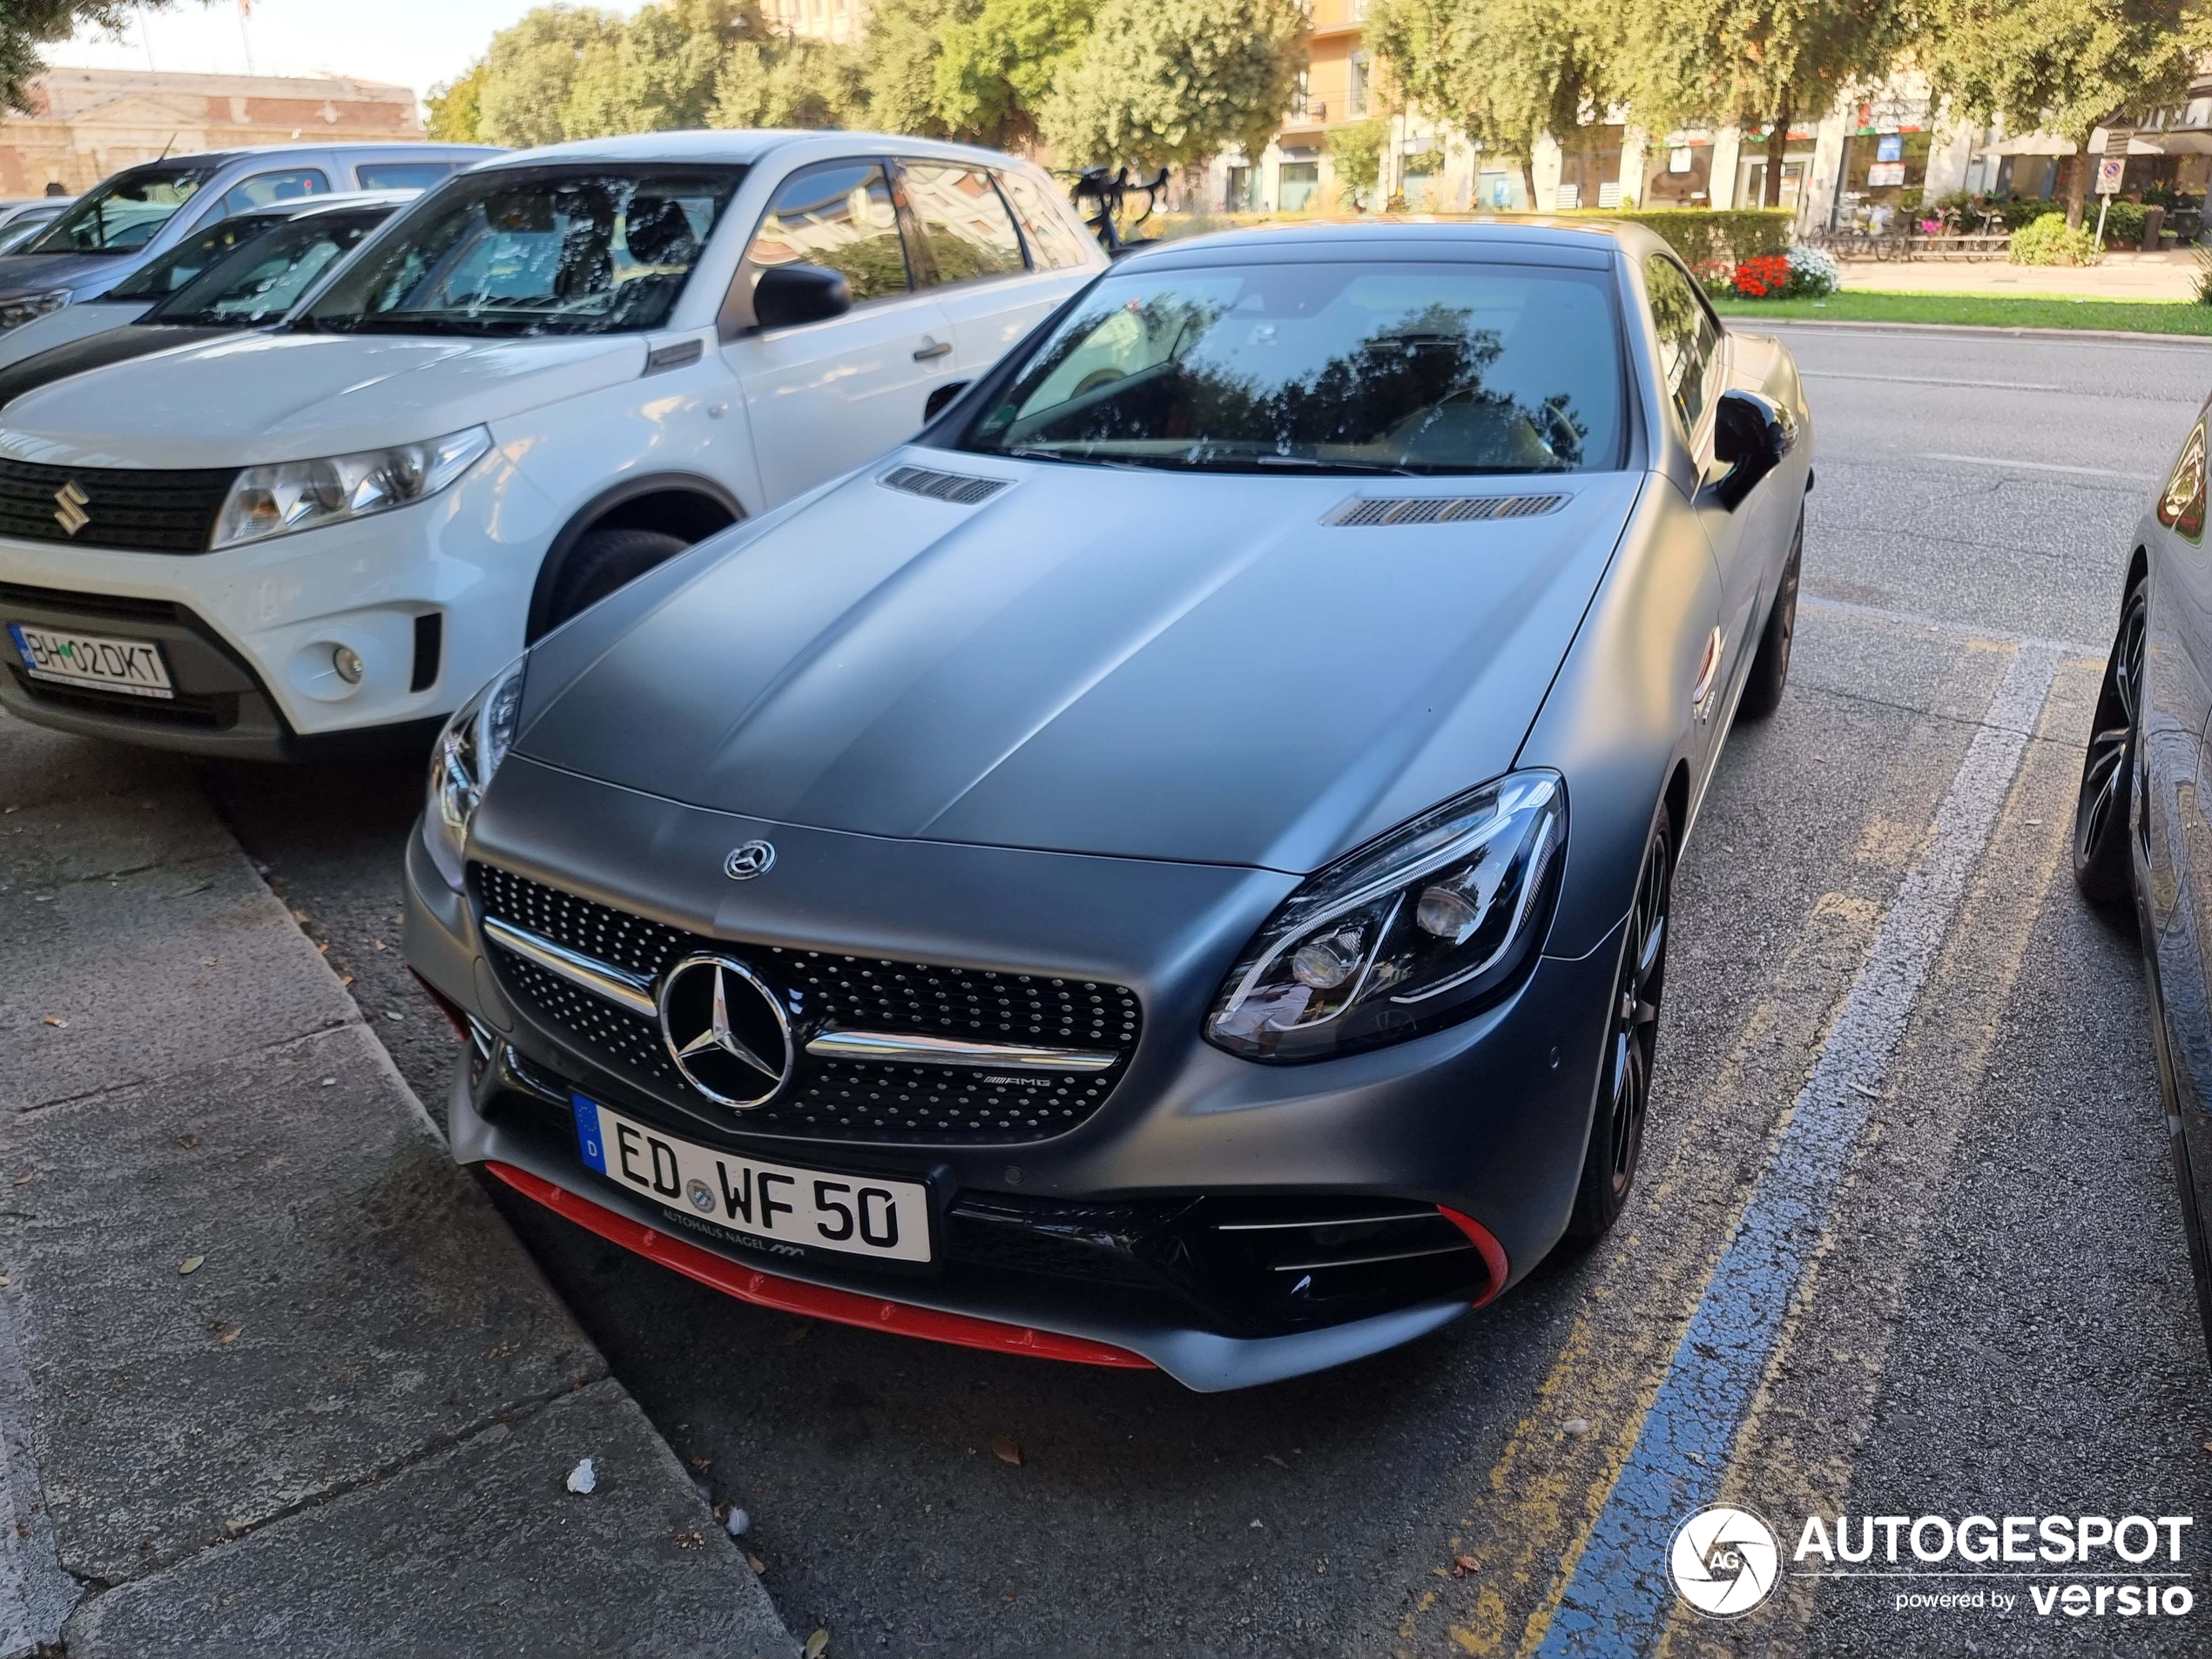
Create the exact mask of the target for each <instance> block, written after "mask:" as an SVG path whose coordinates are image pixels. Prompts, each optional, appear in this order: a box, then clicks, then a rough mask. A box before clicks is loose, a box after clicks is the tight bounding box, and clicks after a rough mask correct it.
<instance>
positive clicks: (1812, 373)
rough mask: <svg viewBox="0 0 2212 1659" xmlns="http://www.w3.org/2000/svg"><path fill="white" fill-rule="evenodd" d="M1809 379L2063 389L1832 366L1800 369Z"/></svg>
mask: <svg viewBox="0 0 2212 1659" xmlns="http://www.w3.org/2000/svg"><path fill="white" fill-rule="evenodd" d="M1797 372H1798V373H1799V374H1802V375H1804V377H1805V379H1807V380H1809V381H1881V382H1882V383H1883V384H1884V385H1885V386H1970V387H1975V388H1979V389H1982V390H1985V391H1991V392H2063V391H2065V390H2066V388H2065V387H2063V386H2054V385H2051V384H2050V383H2048V382H2047V381H1961V380H1953V379H1952V378H1951V377H1950V376H1949V375H1947V374H1844V372H1843V371H1842V370H1840V369H1834V368H1801V369H1799V370H1798V371H1797Z"/></svg>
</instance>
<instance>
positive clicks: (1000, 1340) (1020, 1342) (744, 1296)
mask: <svg viewBox="0 0 2212 1659" xmlns="http://www.w3.org/2000/svg"><path fill="white" fill-rule="evenodd" d="M484 1168H485V1169H486V1170H489V1172H490V1173H491V1174H492V1175H495V1176H496V1177H498V1178H499V1179H500V1180H502V1181H503V1182H505V1183H506V1184H508V1185H509V1186H510V1187H512V1188H514V1189H515V1190H516V1191H517V1192H519V1193H521V1194H522V1195H523V1197H526V1198H531V1199H535V1200H536V1202H537V1203H539V1204H543V1205H544V1206H545V1207H546V1208H547V1209H548V1210H550V1211H554V1212H555V1213H556V1214H557V1215H561V1216H565V1217H567V1218H568V1219H569V1220H570V1221H573V1222H575V1223H576V1224H577V1225H578V1226H580V1227H584V1228H588V1229H590V1231H593V1232H595V1233H597V1234H598V1235H599V1237H600V1238H604V1239H606V1240H608V1241H609V1242H610V1243H612V1244H620V1245H621V1246H622V1247H623V1248H624V1250H631V1251H637V1254H639V1255H640V1256H644V1257H646V1258H649V1259H651V1260H652V1261H656V1262H658V1263H659V1264H661V1265H662V1266H663V1267H669V1268H673V1269H674V1270H675V1271H678V1272H679V1273H681V1274H683V1275H684V1276H685V1278H693V1279H697V1280H698V1282H699V1283H700V1284H702V1285H707V1286H709V1287H710V1288H711V1289H713V1290H718V1291H722V1292H723V1293H724V1294H725V1295H728V1296H734V1297H736V1298H738V1300H739V1301H740V1302H750V1303H752V1304H753V1305H754V1306H756V1307H764V1308H774V1309H775V1310H776V1311H777V1312H779V1313H801V1314H805V1315H806V1316H807V1317H808V1318H816V1319H830V1320H833V1321H834V1322H835V1323H837V1324H839V1325H862V1326H865V1327H866V1328H867V1329H868V1330H871V1331H895V1332H898V1333H899V1334H900V1336H906V1337H922V1338H926V1339H928V1340H929V1341H932V1342H949V1343H952V1344H954V1345H955V1346H958V1347H962V1348H987V1349H988V1350H990V1351H991V1352H994V1353H1020V1354H1027V1355H1028V1356H1029V1357H1030V1358H1032V1359H1064V1360H1069V1361H1071V1362H1073V1363H1074V1364H1076V1365H1083V1366H1121V1367H1123V1369H1126V1370H1132V1371H1150V1370H1151V1369H1153V1366H1152V1362H1151V1361H1150V1359H1145V1358H1144V1357H1143V1355H1141V1354H1134V1353H1131V1352H1129V1350H1128V1349H1126V1348H1116V1347H1115V1346H1113V1345H1111V1344H1109V1343H1104V1342H1093V1341H1091V1340H1089V1339H1088V1338H1085V1337H1069V1336H1062V1335H1060V1334H1059V1333H1057V1332H1052V1331H1035V1330H1031V1329H1029V1328H1028V1327H1027V1326H1024V1325H1002V1324H1001V1323H1000V1322H999V1321H998V1320H996V1319H979V1318H974V1316H973V1315H970V1314H966V1313H944V1312H939V1311H938V1310H937V1309H935V1308H920V1307H914V1306H912V1305H909V1304H907V1303H905V1302H887V1301H885V1300H883V1299H882V1298H880V1297H874V1296H861V1295H859V1294H858V1293H856V1292H854V1291H838V1290H832V1289H830V1288H829V1287H828V1286H827V1285H808V1284H806V1283H805V1282H803V1281H802V1280H799V1279H790V1278H776V1277H775V1276H774V1275H772V1274H770V1273H763V1272H761V1271H759V1270H757V1269H755V1268H751V1267H745V1266H743V1265H741V1264H738V1263H736V1262H733V1261H729V1260H726V1259H725V1258H722V1257H720V1256H717V1255H715V1254H714V1253H713V1252H712V1251H706V1250H701V1249H700V1248H699V1247H698V1245H697V1244H691V1243H689V1242H687V1241H686V1240H685V1239H681V1238H671V1237H670V1236H669V1235H668V1234H666V1233H664V1232H661V1231H658V1230H656V1229H654V1228H651V1227H647V1226H644V1225H643V1224H640V1223H637V1222H635V1221H632V1220H631V1218H630V1217H628V1216H625V1215H622V1214H620V1213H619V1212H617V1211H612V1210H610V1209H608V1208H606V1206H604V1204H594V1203H592V1202H591V1200H590V1199H589V1198H583V1197H577V1195H576V1194H575V1193H573V1192H570V1190H568V1189H567V1188H565V1187H560V1186H556V1185H555V1184H553V1183H552V1182H550V1181H548V1180H545V1179H544V1178H543V1177H539V1176H535V1175H532V1174H531V1173H530V1172H529V1170H518V1169H516V1167H515V1166H514V1165H513V1164H511V1163H499V1162H498V1161H497V1160H496V1159H494V1160H489V1161H487V1162H486V1163H485V1164H484Z"/></svg>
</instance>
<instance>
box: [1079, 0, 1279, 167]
mask: <svg viewBox="0 0 2212 1659" xmlns="http://www.w3.org/2000/svg"><path fill="white" fill-rule="evenodd" d="M1305 40H1306V17H1305V10H1304V9H1303V7H1302V6H1301V5H1300V4H1299V3H1298V0H1103V3H1101V4H1100V6H1099V8H1098V10H1097V13H1096V17H1095V19H1094V23H1093V27H1092V30H1091V34H1090V37H1089V40H1087V41H1086V42H1085V43H1084V44H1083V45H1082V49H1081V51H1079V52H1078V53H1077V54H1076V56H1075V57H1074V58H1073V60H1072V61H1071V62H1069V63H1066V64H1063V65H1062V68H1061V69H1060V71H1059V72H1058V74H1057V75H1056V77H1055V81H1054V85H1053V92H1052V97H1051V98H1050V100H1049V103H1048V104H1047V105H1046V107H1045V110H1044V114H1043V119H1042V123H1041V125H1042V131H1043V134H1044V137H1045V138H1046V139H1047V140H1048V141H1049V143H1050V144H1051V145H1052V147H1053V148H1054V149H1055V150H1056V151H1057V152H1059V154H1060V157H1061V158H1062V160H1063V161H1064V162H1066V163H1067V164H1069V165H1071V166H1084V165H1105V164H1107V163H1118V162H1124V161H1126V162H1131V163H1135V164H1136V165H1141V166H1146V167H1151V166H1162V165H1164V166H1170V167H1173V166H1187V165H1191V164H1193V163H1196V162H1198V161H1202V160H1204V158H1206V157H1208V156H1211V155H1212V154H1214V153H1215V152H1217V151H1220V150H1222V149H1224V148H1226V147H1227V146H1228V145H1232V144H1235V145H1243V146H1244V154H1245V155H1246V156H1247V157H1249V158H1258V155H1259V153H1260V152H1261V151H1263V150H1264V149H1265V148H1266V147H1267V145H1268V141H1269V140H1270V139H1271V138H1273V137H1274V136H1275V130H1276V128H1277V127H1278V125H1280V123H1281V121H1282V118H1283V116H1284V114H1285V111H1288V110H1289V108H1290V107H1291V98H1292V97H1293V95H1294V94H1295V92H1296V91H1297V85H1298V71H1300V70H1301V69H1303V68H1305V59H1306V52H1305Z"/></svg>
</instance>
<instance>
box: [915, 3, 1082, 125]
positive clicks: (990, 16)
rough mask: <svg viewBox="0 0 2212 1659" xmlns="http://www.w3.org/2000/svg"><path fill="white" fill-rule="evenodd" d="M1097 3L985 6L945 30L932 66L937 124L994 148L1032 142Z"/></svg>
mask: <svg viewBox="0 0 2212 1659" xmlns="http://www.w3.org/2000/svg"><path fill="white" fill-rule="evenodd" d="M1094 10H1096V0H982V3H981V6H980V7H979V8H978V9H977V10H976V11H975V14H974V16H973V17H966V18H960V19H955V20H954V21H952V22H950V23H948V24H947V25H946V27H945V29H944V30H943V32H942V34H941V37H940V38H941V41H942V49H941V51H940V53H939V55H938V57H937V62H936V72H935V102H936V115H937V118H938V119H939V120H940V121H941V122H942V123H943V125H944V127H945V130H946V131H947V132H950V133H954V134H956V135H958V136H960V137H962V138H970V139H972V140H973V141H974V142H975V143H978V144H987V145H992V146H994V147H995V148H998V149H1007V148H1011V147H1014V146H1016V145H1027V144H1028V142H1029V141H1031V140H1032V139H1034V138H1035V137H1036V132H1037V122H1038V117H1039V114H1040V112H1041V111H1042V110H1043V108H1044V106H1045V104H1046V102H1047V101H1048V100H1049V98H1051V96H1052V91H1053V87H1054V85H1055V83H1056V81H1057V80H1058V78H1059V76H1060V74H1061V71H1062V68H1063V67H1064V66H1065V65H1067V64H1069V63H1071V62H1073V61H1074V59H1075V58H1076V56H1077V54H1078V53H1080V52H1081V51H1082V49H1083V47H1084V46H1085V44H1087V43H1088V42H1089V38H1090V23H1091V15H1092V13H1093V11H1094Z"/></svg>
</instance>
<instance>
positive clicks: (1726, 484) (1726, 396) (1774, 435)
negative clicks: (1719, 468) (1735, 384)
mask: <svg viewBox="0 0 2212 1659" xmlns="http://www.w3.org/2000/svg"><path fill="white" fill-rule="evenodd" d="M1796 443H1797V422H1796V421H1794V420H1792V419H1791V415H1790V412H1789V411H1788V410H1787V409H1785V408H1783V407H1782V406H1781V405H1780V404H1779V403H1777V402H1776V401H1774V400H1773V399H1772V398H1770V397H1763V396H1761V395H1759V394H1758V393H1757V392H1723V393H1722V394H1721V401H1720V403H1719V405H1718V406H1717V407H1716V408H1715V409H1714V410H1713V459H1714V460H1716V461H1718V462H1723V463H1724V464H1725V465H1726V466H1727V468H1728V470H1727V471H1726V472H1724V473H1723V474H1722V475H1720V476H1719V477H1718V478H1716V480H1714V482H1713V490H1714V493H1715V494H1716V495H1717V496H1719V497H1720V500H1721V505H1722V506H1723V507H1725V508H1727V509H1728V510H1729V511H1730V512H1731V513H1732V512H1734V511H1735V510H1736V509H1737V508H1738V507H1740V506H1742V505H1743V499H1744V497H1745V496H1749V495H1750V493H1751V490H1752V488H1753V487H1754V486H1755V485H1757V482H1759V480H1760V479H1762V478H1764V477H1765V476H1766V475H1767V474H1769V473H1770V472H1772V471H1773V470H1774V469H1776V468H1777V467H1778V466H1780V465H1781V464H1782V457H1783V456H1784V455H1788V454H1789V453H1790V451H1791V448H1793V447H1794V446H1795V445H1796Z"/></svg>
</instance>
